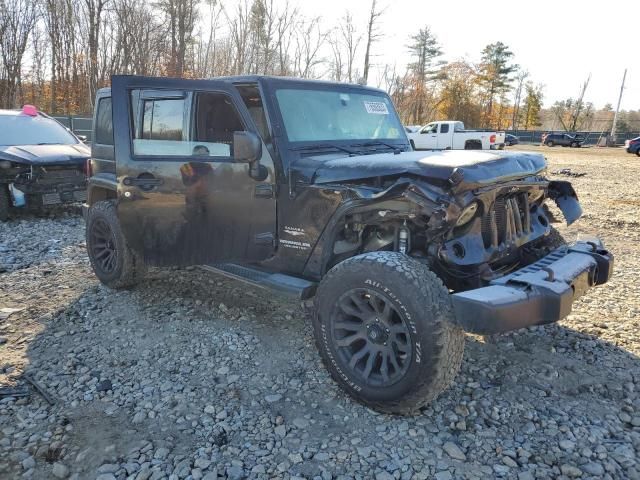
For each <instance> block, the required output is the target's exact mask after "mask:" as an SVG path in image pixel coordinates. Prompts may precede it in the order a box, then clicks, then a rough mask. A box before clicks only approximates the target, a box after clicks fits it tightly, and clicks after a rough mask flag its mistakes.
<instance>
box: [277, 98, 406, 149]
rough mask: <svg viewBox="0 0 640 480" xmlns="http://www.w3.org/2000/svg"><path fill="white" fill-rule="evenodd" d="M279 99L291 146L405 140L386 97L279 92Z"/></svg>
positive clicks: (396, 117)
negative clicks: (303, 143)
mask: <svg viewBox="0 0 640 480" xmlns="http://www.w3.org/2000/svg"><path fill="white" fill-rule="evenodd" d="M276 97H277V99H278V105H279V106H280V112H281V113H282V119H283V121H284V127H285V130H286V132H287V138H288V139H289V141H290V142H312V141H337V140H399V139H402V140H404V139H405V138H406V137H405V134H404V131H403V127H402V124H401V123H400V120H399V119H398V116H397V115H396V112H395V110H394V108H393V105H392V103H391V100H389V98H388V97H387V96H386V95H384V94H376V93H369V92H367V93H364V92H363V93H353V92H351V91H350V92H348V93H347V92H345V91H342V92H340V91H336V90H309V89H279V90H276Z"/></svg>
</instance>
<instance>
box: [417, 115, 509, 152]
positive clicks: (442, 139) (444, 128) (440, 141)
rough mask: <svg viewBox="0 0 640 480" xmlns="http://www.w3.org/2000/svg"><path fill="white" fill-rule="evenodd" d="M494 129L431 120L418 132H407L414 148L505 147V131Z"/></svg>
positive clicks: (475, 148)
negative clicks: (468, 128) (470, 128)
mask: <svg viewBox="0 0 640 480" xmlns="http://www.w3.org/2000/svg"><path fill="white" fill-rule="evenodd" d="M500 133H502V138H499V136H498V132H495V131H493V130H465V128H464V123H462V122H457V121H451V120H447V121H444V122H431V123H429V124H427V125H425V126H424V127H422V128H421V129H419V130H418V131H417V132H413V133H407V136H408V137H409V141H410V142H411V146H412V147H413V149H414V150H490V149H491V150H493V149H498V148H500V145H502V147H504V138H503V137H504V133H503V132H500Z"/></svg>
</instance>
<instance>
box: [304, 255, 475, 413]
mask: <svg viewBox="0 0 640 480" xmlns="http://www.w3.org/2000/svg"><path fill="white" fill-rule="evenodd" d="M354 290H357V291H360V290H367V291H369V292H373V293H374V294H375V295H381V296H383V297H385V298H386V299H387V300H389V304H390V305H391V306H392V307H393V308H394V309H395V311H396V313H397V315H398V316H397V317H395V318H396V319H401V322H405V325H408V326H409V330H408V331H409V335H408V336H409V339H408V342H407V343H408V344H410V345H411V347H412V349H413V350H412V355H411V357H410V358H411V360H410V361H408V362H406V365H407V367H406V372H404V373H403V374H402V376H401V377H400V378H398V379H397V381H395V383H393V384H392V385H387V386H383V387H376V386H371V385H367V383H366V382H365V381H363V380H362V379H361V378H359V377H358V375H357V373H356V372H354V371H353V370H352V369H351V367H349V365H348V363H347V362H346V361H345V360H344V359H343V355H344V354H341V353H340V352H339V350H338V348H340V347H338V346H337V345H336V344H335V340H334V335H333V333H332V331H333V330H332V328H333V325H334V324H333V322H334V321H336V318H338V319H339V318H340V317H339V312H340V308H341V307H340V306H339V301H340V300H341V298H344V296H345V295H348V294H349V293H348V292H350V291H354ZM453 319H454V316H453V309H452V305H451V300H450V298H449V292H448V291H447V289H446V288H445V287H444V285H443V284H442V282H441V280H440V279H439V278H438V277H437V276H436V275H435V274H434V273H433V272H432V271H430V270H429V269H428V268H427V267H426V266H425V265H423V264H421V263H419V262H417V261H416V260H413V259H412V258H410V257H408V256H406V255H403V254H400V253H397V252H371V253H365V254H362V255H358V256H356V257H352V258H349V259H347V260H345V261H343V262H341V263H339V264H337V265H335V266H334V267H333V268H332V269H331V270H330V271H329V272H328V273H327V274H326V276H325V277H324V278H323V280H322V281H321V282H320V285H319V287H318V291H317V294H316V297H315V311H314V315H313V327H314V336H315V340H316V345H317V347H318V350H319V351H320V355H321V357H322V360H323V362H324V364H325V365H326V367H327V369H328V370H329V372H330V373H331V376H332V377H333V378H334V380H335V381H336V382H337V383H338V384H339V385H340V387H342V388H343V389H344V390H345V391H346V392H347V393H349V394H350V395H351V396H353V397H354V398H355V399H356V400H358V401H359V402H362V403H363V404H365V405H367V406H369V407H371V408H373V409H375V410H379V411H382V412H385V413H394V414H409V413H412V412H414V411H415V410H416V409H418V408H420V407H422V406H424V405H426V404H428V403H429V402H431V401H432V400H434V399H435V398H436V397H437V396H438V395H439V394H440V393H441V392H442V391H444V390H445V389H446V388H447V387H448V386H449V385H450V384H451V383H452V381H453V380H454V378H455V376H456V374H457V372H458V370H459V369H460V364H461V362H462V356H463V352H464V332H463V331H462V329H460V328H459V327H458V326H456V325H454V323H453ZM337 328H339V327H337ZM387 331H388V330H387ZM377 355H378V354H376V357H375V358H376V362H377V359H378V358H380V357H378V356H377ZM354 356H355V355H354ZM365 358H367V357H365ZM380 368H381V367H380ZM387 373H388V371H387Z"/></svg>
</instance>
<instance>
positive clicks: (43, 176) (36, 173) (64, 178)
mask: <svg viewBox="0 0 640 480" xmlns="http://www.w3.org/2000/svg"><path fill="white" fill-rule="evenodd" d="M33 179H34V180H35V181H36V182H37V183H38V184H40V185H56V184H60V183H70V184H74V185H80V184H82V183H84V182H85V179H86V177H85V175H84V173H83V172H82V170H81V169H79V168H78V167H62V168H61V167H58V168H54V167H39V168H34V169H33Z"/></svg>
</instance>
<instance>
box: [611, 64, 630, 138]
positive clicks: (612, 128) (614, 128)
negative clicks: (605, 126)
mask: <svg viewBox="0 0 640 480" xmlns="http://www.w3.org/2000/svg"><path fill="white" fill-rule="evenodd" d="M626 79H627V69H626V68H625V69H624V75H622V85H620V96H619V97H618V106H617V107H616V113H615V114H614V115H613V125H611V137H610V142H611V145H615V143H616V123H618V111H619V110H620V102H622V92H623V91H624V81H625V80H626Z"/></svg>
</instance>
